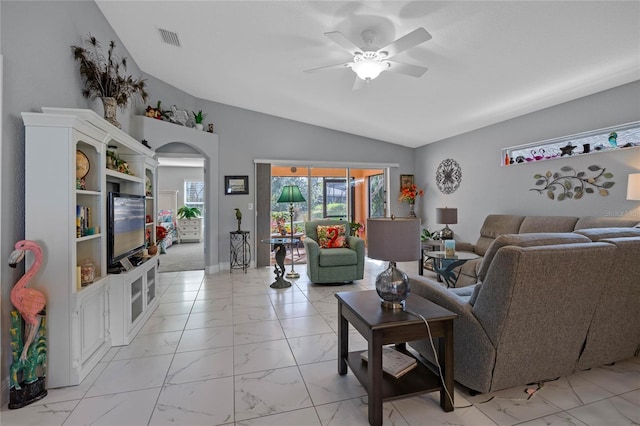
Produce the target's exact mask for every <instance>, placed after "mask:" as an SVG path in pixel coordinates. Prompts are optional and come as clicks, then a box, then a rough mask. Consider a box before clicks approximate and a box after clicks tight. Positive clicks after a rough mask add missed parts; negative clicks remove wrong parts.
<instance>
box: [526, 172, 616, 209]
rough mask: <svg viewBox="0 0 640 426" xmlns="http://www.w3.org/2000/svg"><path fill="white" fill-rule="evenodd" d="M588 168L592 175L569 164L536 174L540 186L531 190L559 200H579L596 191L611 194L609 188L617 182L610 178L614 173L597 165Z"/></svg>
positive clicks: (603, 194)
mask: <svg viewBox="0 0 640 426" xmlns="http://www.w3.org/2000/svg"><path fill="white" fill-rule="evenodd" d="M588 169H589V171H590V172H592V175H591V176H588V175H587V173H588V172H578V171H577V170H575V169H574V168H573V167H569V166H564V167H561V168H560V172H555V173H551V172H550V171H547V173H545V174H544V175H540V174H535V175H534V176H533V178H534V179H536V186H538V187H540V188H531V189H530V190H529V191H538V193H539V194H545V193H546V194H547V197H549V199H551V200H558V201H562V200H565V199H567V198H569V199H574V200H579V199H581V198H582V197H583V196H584V194H594V193H596V191H597V193H598V194H600V195H602V196H603V197H606V196H607V195H609V188H611V187H612V186H613V185H614V184H615V182H613V181H610V180H608V179H611V178H613V174H611V173H609V172H607V171H606V169H605V168H604V167H600V166H596V165H593V166H589V167H588ZM556 191H558V194H557V195H556Z"/></svg>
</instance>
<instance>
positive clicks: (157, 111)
mask: <svg viewBox="0 0 640 426" xmlns="http://www.w3.org/2000/svg"><path fill="white" fill-rule="evenodd" d="M144 115H145V117H149V118H155V119H156V120H161V121H168V122H170V123H173V124H177V125H180V126H185V127H190V128H194V129H196V130H198V131H203V130H205V126H204V118H205V117H206V116H207V114H205V113H204V112H202V110H198V112H196V111H191V112H187V111H186V110H181V109H178V107H177V106H176V105H171V107H170V109H169V110H163V109H162V102H161V101H158V103H157V105H156V107H155V108H154V107H152V106H151V105H148V106H147V109H146V110H145V112H144ZM206 132H208V133H213V123H209V124H208V125H207V126H206Z"/></svg>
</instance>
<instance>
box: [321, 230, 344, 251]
mask: <svg viewBox="0 0 640 426" xmlns="http://www.w3.org/2000/svg"><path fill="white" fill-rule="evenodd" d="M316 232H317V233H318V244H319V245H320V247H321V248H340V247H349V246H348V245H347V237H346V233H347V226H346V225H326V226H322V225H321V226H317V227H316Z"/></svg>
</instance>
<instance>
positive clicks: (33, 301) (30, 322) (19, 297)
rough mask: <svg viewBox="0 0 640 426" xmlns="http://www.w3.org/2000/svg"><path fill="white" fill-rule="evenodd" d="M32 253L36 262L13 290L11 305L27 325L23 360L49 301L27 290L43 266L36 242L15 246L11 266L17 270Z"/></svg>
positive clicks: (23, 242)
mask: <svg viewBox="0 0 640 426" xmlns="http://www.w3.org/2000/svg"><path fill="white" fill-rule="evenodd" d="M26 250H29V251H31V252H32V253H33V254H34V256H35V261H34V262H33V265H32V266H31V268H29V270H28V271H27V272H26V273H25V274H24V275H23V276H22V278H20V280H19V281H18V282H17V283H16V285H15V286H13V288H12V289H11V303H13V306H15V307H16V309H17V310H18V311H19V312H20V315H22V318H24V322H25V324H26V327H25V334H26V336H27V337H26V340H25V342H24V347H23V349H22V354H21V355H20V359H21V360H23V361H24V360H25V359H27V350H28V349H29V346H30V345H31V343H32V342H33V339H34V338H35V336H36V333H37V332H38V328H39V327H40V319H41V318H40V315H39V313H40V311H41V310H42V308H44V306H45V305H46V302H47V299H46V298H45V297H44V294H42V293H41V292H40V291H38V290H36V289H33V288H26V286H27V283H28V282H29V280H30V279H31V278H33V276H34V275H35V274H36V273H37V272H38V270H39V269H40V265H41V264H42V249H41V248H40V246H39V245H38V244H37V243H36V242H35V241H30V240H22V241H18V242H17V243H16V245H15V250H14V251H13V252H12V253H11V255H10V256H9V266H11V267H12V268H15V267H16V265H17V264H18V263H20V262H21V261H22V260H23V259H24V255H25V251H26Z"/></svg>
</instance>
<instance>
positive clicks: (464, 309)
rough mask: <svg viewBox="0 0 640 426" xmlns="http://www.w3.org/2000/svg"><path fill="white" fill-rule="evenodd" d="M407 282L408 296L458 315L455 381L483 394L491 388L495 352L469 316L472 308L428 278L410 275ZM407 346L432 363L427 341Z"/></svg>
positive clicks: (481, 328)
mask: <svg viewBox="0 0 640 426" xmlns="http://www.w3.org/2000/svg"><path fill="white" fill-rule="evenodd" d="M409 280H410V282H411V293H413V294H415V295H417V296H421V297H423V298H425V299H428V300H431V301H432V302H434V303H436V304H438V305H440V306H442V307H443V308H446V309H448V310H450V311H452V312H455V313H456V314H458V318H457V319H455V320H454V322H453V328H454V336H455V338H454V347H455V358H454V363H455V372H454V375H455V378H456V381H458V382H460V383H462V384H463V385H465V386H467V387H469V388H471V389H474V390H477V391H479V392H487V391H488V390H489V388H490V386H491V371H492V366H493V365H494V364H495V359H496V349H495V347H494V346H493V345H492V343H491V341H490V340H489V338H488V336H487V334H486V333H485V331H484V329H483V327H482V325H481V324H480V322H479V321H478V319H477V318H476V316H475V315H474V314H473V306H471V305H470V304H469V303H468V298H467V297H460V296H458V295H457V294H455V293H453V292H451V291H450V290H448V289H446V288H444V287H443V286H442V285H441V284H439V283H438V282H436V281H434V280H432V279H430V278H429V277H423V276H416V275H410V276H409ZM434 343H435V342H434ZM410 345H411V346H412V347H414V348H415V349H416V350H418V351H419V352H420V354H421V355H422V356H424V357H425V358H427V359H428V360H430V361H431V362H433V360H434V357H433V351H432V350H431V345H430V344H429V343H428V339H425V340H420V341H415V342H411V343H410ZM437 347H438V346H437V344H436V348H437Z"/></svg>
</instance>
